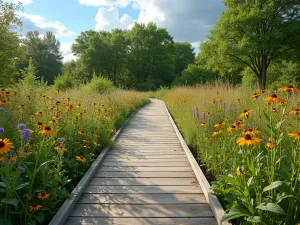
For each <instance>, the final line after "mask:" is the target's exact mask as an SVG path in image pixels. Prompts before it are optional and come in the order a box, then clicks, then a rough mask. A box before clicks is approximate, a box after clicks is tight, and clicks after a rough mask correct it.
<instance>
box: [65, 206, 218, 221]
mask: <svg viewBox="0 0 300 225" xmlns="http://www.w3.org/2000/svg"><path fill="white" fill-rule="evenodd" d="M70 216H84V217H89V216H92V217H94V216H95V217H151V218H157V217H159V218H166V217H177V218H178V217H179V218H182V217H187V218H190V217H212V216H213V214H212V212H211V210H210V207H209V205H208V204H182V205H122V204H119V205H111V204H77V205H76V206H75V208H74V210H73V211H72V213H71V214H70Z"/></svg>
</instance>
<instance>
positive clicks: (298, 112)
mask: <svg viewBox="0 0 300 225" xmlns="http://www.w3.org/2000/svg"><path fill="white" fill-rule="evenodd" d="M290 114H294V115H299V114H300V109H292V111H290Z"/></svg>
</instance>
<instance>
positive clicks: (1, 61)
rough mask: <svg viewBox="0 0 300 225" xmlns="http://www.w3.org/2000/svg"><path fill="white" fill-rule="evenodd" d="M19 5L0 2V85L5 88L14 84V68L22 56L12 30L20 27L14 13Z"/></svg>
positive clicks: (18, 41) (19, 22) (15, 35)
mask: <svg viewBox="0 0 300 225" xmlns="http://www.w3.org/2000/svg"><path fill="white" fill-rule="evenodd" d="M21 8H22V7H21V4H14V3H8V2H6V1H3V0H0V73H1V74H0V83H1V86H2V87H3V86H7V85H9V84H11V83H13V82H14V78H15V77H14V76H13V72H14V66H15V64H16V62H17V61H18V60H19V59H20V56H21V54H22V51H21V49H22V48H21V47H20V46H19V43H20V40H19V37H18V36H17V34H16V33H15V32H13V31H12V30H14V29H16V28H18V27H20V26H21V25H22V23H21V21H20V19H19V18H18V16H17V14H16V12H17V11H19V10H21Z"/></svg>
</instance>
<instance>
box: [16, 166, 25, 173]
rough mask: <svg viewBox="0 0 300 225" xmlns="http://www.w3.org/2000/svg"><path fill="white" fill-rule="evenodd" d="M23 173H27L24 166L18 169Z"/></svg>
mask: <svg viewBox="0 0 300 225" xmlns="http://www.w3.org/2000/svg"><path fill="white" fill-rule="evenodd" d="M18 169H19V170H20V171H21V172H22V173H25V172H26V169H25V168H24V167H23V166H19V168H18Z"/></svg>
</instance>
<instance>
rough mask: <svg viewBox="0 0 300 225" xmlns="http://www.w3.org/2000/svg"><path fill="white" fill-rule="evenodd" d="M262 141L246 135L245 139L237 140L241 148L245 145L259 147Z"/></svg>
mask: <svg viewBox="0 0 300 225" xmlns="http://www.w3.org/2000/svg"><path fill="white" fill-rule="evenodd" d="M261 141H262V140H261V139H259V138H253V137H251V135H250V134H246V135H245V136H244V137H240V138H238V139H237V144H238V145H239V146H244V145H248V146H249V145H259V144H260V143H261Z"/></svg>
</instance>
